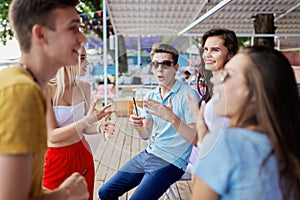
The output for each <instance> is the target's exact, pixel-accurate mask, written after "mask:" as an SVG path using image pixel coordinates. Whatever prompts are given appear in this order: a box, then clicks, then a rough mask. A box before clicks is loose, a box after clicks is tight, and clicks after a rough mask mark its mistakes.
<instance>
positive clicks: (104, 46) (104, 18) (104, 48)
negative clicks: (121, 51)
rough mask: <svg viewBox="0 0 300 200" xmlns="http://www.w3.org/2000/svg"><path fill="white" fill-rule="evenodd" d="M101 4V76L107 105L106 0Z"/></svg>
mask: <svg viewBox="0 0 300 200" xmlns="http://www.w3.org/2000/svg"><path fill="white" fill-rule="evenodd" d="M102 5H103V29H102V30H103V77H104V105H107V24H106V0H103V1H102Z"/></svg>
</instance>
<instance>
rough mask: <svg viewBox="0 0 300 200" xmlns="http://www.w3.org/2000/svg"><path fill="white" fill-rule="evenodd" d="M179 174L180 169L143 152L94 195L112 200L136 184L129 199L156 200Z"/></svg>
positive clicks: (182, 172) (102, 199) (177, 178)
mask: <svg viewBox="0 0 300 200" xmlns="http://www.w3.org/2000/svg"><path fill="white" fill-rule="evenodd" d="M183 174H184V171H183V170H182V169H179V168H178V167H176V166H174V165H172V164H170V163H168V162H166V161H165V160H162V159H161V158H159V157H157V156H155V155H153V154H150V153H148V152H147V151H146V150H145V151H143V152H141V153H139V154H138V155H137V156H135V157H134V158H132V159H131V160H129V161H128V162H127V163H126V164H125V165H124V166H123V167H122V168H121V169H120V170H119V171H118V172H117V173H116V174H115V175H114V176H113V177H112V178H111V179H110V180H109V181H108V182H106V183H105V184H104V185H103V186H102V187H101V188H100V189H99V193H98V194H99V197H100V199H101V200H115V199H118V197H120V196H122V195H123V194H124V193H125V192H127V191H129V190H131V189H132V188H134V187H135V186H137V185H138V187H137V188H136V190H135V192H134V193H133V195H132V196H131V197H130V199H132V200H147V199H149V200H150V199H151V200H153V199H159V197H160V196H162V195H163V194H164V192H165V191H166V190H167V189H168V188H169V187H170V185H171V184H173V183H174V182H176V181H177V180H179V179H180V177H181V176H182V175H183Z"/></svg>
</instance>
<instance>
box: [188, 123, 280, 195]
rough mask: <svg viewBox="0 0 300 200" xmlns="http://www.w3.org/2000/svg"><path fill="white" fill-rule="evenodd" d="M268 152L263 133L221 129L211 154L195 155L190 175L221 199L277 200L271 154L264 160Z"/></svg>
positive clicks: (274, 169) (267, 143)
mask: <svg viewBox="0 0 300 200" xmlns="http://www.w3.org/2000/svg"><path fill="white" fill-rule="evenodd" d="M203 142H205V140H204V141H203ZM271 151H272V146H271V143H270V140H269V138H268V137H267V136H266V134H264V133H260V132H256V131H252V130H247V129H242V128H228V129H224V130H223V131H222V132H221V135H220V137H219V138H218V140H217V141H216V144H215V146H214V147H213V148H212V149H211V151H210V152H209V153H207V154H205V155H203V156H201V154H199V159H198V161H197V162H196V164H195V165H194V169H193V173H194V174H195V175H196V176H198V177H199V178H200V179H202V180H203V181H204V182H205V183H206V184H207V185H208V186H209V187H210V188H211V189H212V190H214V191H215V192H216V193H218V194H219V195H220V199H221V200H241V199H242V200H248V199H249V200H250V199H251V200H252V199H263V200H269V199H272V200H281V199H282V194H281V189H280V185H279V175H278V168H277V163H276V158H275V156H274V153H273V154H272V155H271V156H270V157H269V158H268V159H266V158H267V157H268V156H269V154H270V152H271ZM200 153H201V148H200Z"/></svg>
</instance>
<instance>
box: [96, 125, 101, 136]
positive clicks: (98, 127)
mask: <svg viewBox="0 0 300 200" xmlns="http://www.w3.org/2000/svg"><path fill="white" fill-rule="evenodd" d="M100 126H101V123H98V124H97V126H96V131H97V133H98V134H101V130H100Z"/></svg>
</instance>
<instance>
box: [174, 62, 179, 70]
mask: <svg viewBox="0 0 300 200" xmlns="http://www.w3.org/2000/svg"><path fill="white" fill-rule="evenodd" d="M174 67H175V70H176V72H177V71H178V69H179V65H178V63H176V65H175V66H174Z"/></svg>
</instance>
